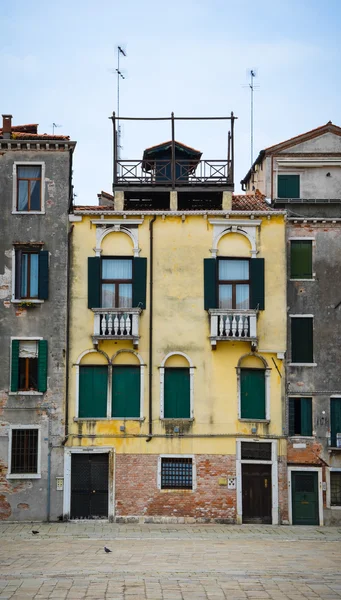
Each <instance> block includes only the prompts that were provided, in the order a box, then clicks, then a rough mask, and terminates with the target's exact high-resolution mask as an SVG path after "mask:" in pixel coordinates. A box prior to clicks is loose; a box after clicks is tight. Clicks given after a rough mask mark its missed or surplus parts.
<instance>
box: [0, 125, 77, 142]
mask: <svg viewBox="0 0 341 600" xmlns="http://www.w3.org/2000/svg"><path fill="white" fill-rule="evenodd" d="M2 134H3V129H2V127H0V138H2ZM10 139H12V140H16V139H18V140H19V139H20V140H31V139H35V140H38V139H39V140H69V139H70V136H68V135H52V134H49V133H38V124H37V123H28V124H27V125H13V126H12V135H11V138H10Z"/></svg>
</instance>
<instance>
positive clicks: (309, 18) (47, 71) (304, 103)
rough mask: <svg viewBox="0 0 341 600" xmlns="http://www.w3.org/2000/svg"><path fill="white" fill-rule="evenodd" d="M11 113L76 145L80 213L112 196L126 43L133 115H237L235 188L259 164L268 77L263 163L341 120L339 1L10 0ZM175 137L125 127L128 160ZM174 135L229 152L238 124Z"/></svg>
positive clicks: (6, 42) (5, 74)
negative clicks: (121, 55) (254, 161)
mask: <svg viewBox="0 0 341 600" xmlns="http://www.w3.org/2000/svg"><path fill="white" fill-rule="evenodd" d="M0 8H1V13H0V14H1V41H0V44H1V57H0V73H1V94H0V101H1V102H0V103H1V112H2V113H11V114H12V115H13V122H14V124H23V123H39V131H40V132H41V133H45V132H46V133H48V132H49V133H52V123H53V122H55V123H57V124H59V125H62V127H60V128H58V129H57V130H56V133H58V134H66V135H70V137H71V139H72V140H76V141H77V148H76V152H75V162H74V185H75V192H76V194H77V199H76V201H77V203H78V204H96V203H97V193H98V192H100V191H101V190H105V191H109V192H111V185H112V126H111V121H109V120H108V117H109V115H110V114H111V113H112V111H113V110H115V109H116V78H115V75H114V74H113V73H112V72H111V70H112V69H113V70H115V68H116V61H117V57H116V47H117V45H118V44H120V45H122V46H123V47H124V48H125V49H126V52H127V58H125V59H123V61H122V62H121V68H122V70H123V71H124V73H125V77H126V79H125V80H124V81H122V85H121V110H120V113H121V115H123V116H167V115H170V113H171V111H174V113H175V115H178V116H208V115H210V116H221V115H228V114H230V112H231V111H234V113H235V115H236V116H237V117H238V121H237V122H236V128H235V133H236V138H235V140H236V143H235V162H236V172H235V181H236V182H237V183H236V191H239V189H240V186H239V181H240V179H241V178H242V177H243V176H244V175H245V173H246V172H247V170H248V169H249V166H250V94H249V89H248V88H247V87H245V86H247V84H248V76H247V72H248V70H250V68H254V69H256V72H257V78H256V81H255V84H257V85H258V86H259V88H258V89H257V91H256V92H255V112H254V121H255V129H254V156H257V154H258V152H259V150H261V149H262V148H264V147H266V146H270V145H272V144H274V143H277V142H280V141H282V140H284V139H287V138H289V137H292V136H294V135H297V134H299V133H303V132H305V131H307V130H309V129H312V128H314V127H318V126H320V125H322V124H324V123H326V122H327V121H329V120H332V121H333V122H334V123H336V124H337V125H341V115H340V110H341V109H340V105H341V104H340V97H341V94H340V91H341V90H340V87H341V84H340V80H341V79H340V27H341V1H340V0H325V1H324V2H321V0H262V2H255V1H252V0H233V1H232V0H171V2H162V0H143V1H142V0H140V1H138V0H125V1H124V0H121V1H120V2H118V1H117V0H58V1H57V2H50V1H48V0H31V1H30V2H27V0H10V2H6V1H5V0H0ZM169 137H170V130H169V129H167V125H166V124H165V123H158V124H157V125H156V124H153V126H151V124H150V123H144V124H142V125H136V124H134V123H130V124H128V125H124V127H123V140H122V143H123V150H122V157H124V158H131V159H135V158H140V157H142V152H143V149H144V148H146V147H148V146H150V145H153V144H157V143H158V142H161V141H164V140H165V139H168V138H169ZM176 138H177V139H178V140H179V141H182V142H184V143H186V144H188V145H190V146H194V147H195V148H198V149H199V150H201V151H202V152H203V158H208V159H213V158H217V159H221V158H224V157H225V156H226V144H227V125H226V124H224V123H221V122H220V123H219V122H215V123H214V124H212V123H206V124H204V123H200V122H196V123H194V124H193V123H191V124H190V125H186V124H184V123H181V124H180V125H177V129H176Z"/></svg>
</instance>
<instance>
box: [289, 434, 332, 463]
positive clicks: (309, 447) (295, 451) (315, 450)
mask: <svg viewBox="0 0 341 600" xmlns="http://www.w3.org/2000/svg"><path fill="white" fill-rule="evenodd" d="M294 443H295V442H292V441H290V440H289V441H288V464H293V465H311V466H317V467H321V466H323V465H324V464H325V463H324V461H323V460H322V459H321V458H320V455H321V454H322V452H323V446H322V444H319V443H318V442H316V441H315V440H307V441H306V440H305V442H304V443H305V444H306V447H305V448H294V447H293V444H294ZM296 443H297V441H296Z"/></svg>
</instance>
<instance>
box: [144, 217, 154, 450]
mask: <svg viewBox="0 0 341 600" xmlns="http://www.w3.org/2000/svg"><path fill="white" fill-rule="evenodd" d="M155 221H156V215H154V216H153V218H152V219H151V221H149V256H150V276H149V428H148V434H149V435H148V437H147V439H146V442H150V440H151V439H152V435H153V362H152V361H153V249H154V246H153V225H154V222H155Z"/></svg>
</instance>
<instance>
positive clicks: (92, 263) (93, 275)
mask: <svg viewBox="0 0 341 600" xmlns="http://www.w3.org/2000/svg"><path fill="white" fill-rule="evenodd" d="M100 286H101V259H100V258H99V257H98V256H91V257H89V258H88V308H100V306H101V289H100Z"/></svg>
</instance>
